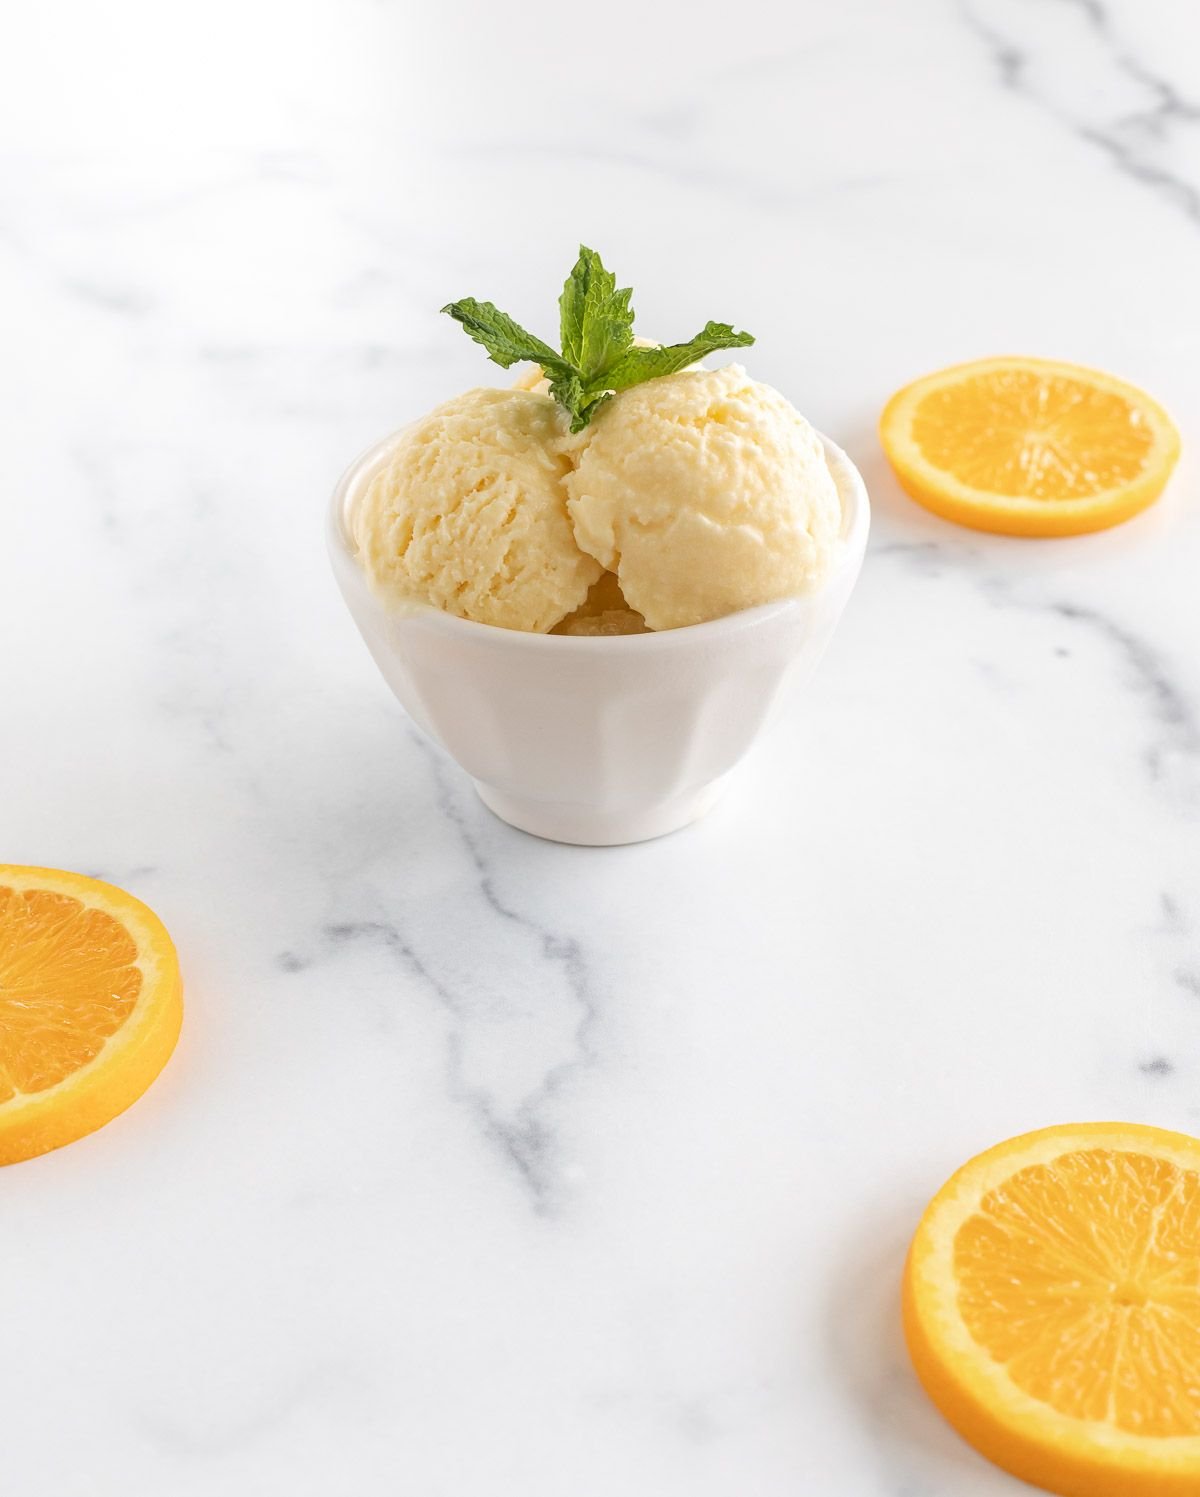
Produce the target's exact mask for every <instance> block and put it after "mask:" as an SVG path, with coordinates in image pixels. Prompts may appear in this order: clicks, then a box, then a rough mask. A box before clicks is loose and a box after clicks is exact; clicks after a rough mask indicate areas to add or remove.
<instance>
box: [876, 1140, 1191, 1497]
mask: <svg viewBox="0 0 1200 1497" xmlns="http://www.w3.org/2000/svg"><path fill="white" fill-rule="evenodd" d="M904 1327H905V1334H906V1336H907V1340H908V1346H909V1351H910V1353H911V1354H912V1359H913V1364H914V1366H915V1368H916V1371H917V1375H918V1376H919V1378H920V1379H921V1382H922V1383H923V1384H924V1386H925V1389H926V1391H927V1392H928V1393H929V1396H930V1397H931V1398H932V1399H933V1401H934V1403H935V1404H936V1405H937V1406H938V1408H939V1409H940V1410H941V1411H942V1413H943V1414H944V1415H945V1416H946V1418H947V1419H948V1420H949V1421H950V1423H951V1424H952V1425H953V1426H954V1427H955V1429H957V1430H958V1432H959V1433H960V1434H961V1435H963V1436H964V1437H965V1438H966V1439H967V1440H969V1441H970V1443H971V1444H972V1445H974V1446H975V1447H976V1449H977V1450H979V1451H981V1452H982V1454H984V1455H986V1456H988V1457H989V1458H990V1459H991V1460H993V1461H995V1462H996V1464H997V1465H1000V1466H1003V1467H1004V1469H1005V1470H1007V1471H1011V1472H1012V1473H1013V1474H1014V1475H1016V1476H1020V1477H1023V1478H1024V1480H1026V1481H1029V1482H1032V1483H1033V1484H1034V1485H1035V1486H1040V1487H1044V1488H1045V1489H1046V1490H1047V1491H1050V1492H1058V1493H1062V1494H1065V1497H1185V1494H1186V1497H1195V1494H1196V1493H1198V1492H1200V1139H1195V1138H1191V1137H1188V1136H1187V1135H1185V1134H1181V1133H1166V1132H1164V1131H1162V1130H1161V1129H1158V1128H1144V1127H1139V1126H1136V1125H1134V1124H1128V1123H1095V1124H1078V1125H1070V1126H1066V1127H1058V1128H1046V1129H1043V1130H1042V1131H1041V1132H1038V1133H1028V1134H1025V1135H1024V1136H1023V1137H1021V1138H1014V1139H1012V1140H1010V1141H1009V1142H1008V1143H1004V1144H1000V1145H998V1146H997V1147H996V1148H994V1149H989V1150H988V1151H987V1153H985V1154H981V1155H980V1156H979V1157H978V1158H977V1159H973V1160H971V1162H970V1163H969V1164H967V1165H964V1166H963V1168H962V1169H960V1170H959V1171H958V1173H957V1174H956V1175H954V1176H953V1178H952V1179H951V1180H950V1181H949V1183H948V1184H947V1185H945V1186H944V1187H943V1188H942V1190H941V1191H939V1192H938V1194H937V1195H936V1196H935V1197H934V1199H933V1202H932V1204H931V1205H930V1206H929V1209H928V1210H927V1211H926V1213H925V1215H924V1217H923V1218H922V1220H921V1224H920V1226H919V1227H918V1229H917V1234H916V1237H915V1238H914V1239H913V1244H912V1248H911V1251H910V1253H909V1258H908V1265H907V1268H906V1270H905V1279H904Z"/></svg>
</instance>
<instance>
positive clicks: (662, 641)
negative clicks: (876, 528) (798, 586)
mask: <svg viewBox="0 0 1200 1497" xmlns="http://www.w3.org/2000/svg"><path fill="white" fill-rule="evenodd" d="M406 430H407V427H400V428H398V429H397V430H396V431H393V432H391V433H389V435H388V436H386V437H384V438H383V439H382V440H381V441H378V442H373V443H372V444H371V445H370V446H369V447H368V448H366V449H365V450H364V451H363V452H361V453H359V455H358V457H356V458H355V459H354V461H353V462H352V463H351V464H350V466H349V467H348V468H347V469H346V471H345V472H344V473H343V474H342V476H341V478H340V479H339V480H338V482H337V484H336V485H335V487H334V490H333V494H332V497H331V499H330V502H329V506H328V511H327V523H326V542H327V544H328V547H329V553H330V557H331V560H332V561H333V563H334V567H335V571H336V572H337V574H338V576H339V580H340V581H341V582H342V583H343V585H345V583H346V582H348V581H349V580H350V578H351V577H353V578H355V579H357V586H358V588H359V590H361V592H363V593H364V594H366V596H367V597H368V598H369V599H370V600H371V603H372V605H373V606H374V607H375V608H376V609H378V610H381V611H383V612H385V613H386V614H387V616H388V618H389V619H391V620H393V621H395V622H396V623H403V625H404V626H405V628H417V629H420V630H422V632H432V633H436V634H442V635H445V636H446V637H448V638H450V639H453V638H458V639H460V640H461V641H462V642H463V643H467V642H470V643H471V644H474V645H481V644H490V645H493V646H495V647H496V648H498V649H510V650H552V651H555V652H557V653H559V654H561V653H562V652H563V651H564V650H575V651H576V652H581V651H582V652H586V653H595V652H597V651H612V650H638V651H641V652H643V653H644V652H646V651H647V650H670V649H682V648H686V647H687V646H688V645H690V644H701V643H703V642H707V641H713V642H715V641H716V640H717V639H718V638H722V637H728V636H731V635H735V634H739V633H741V632H743V631H744V630H747V629H753V628H755V627H757V626H759V625H760V624H764V623H768V622H770V621H772V620H775V619H778V618H780V617H781V616H783V615H785V614H788V613H790V612H794V611H798V610H802V609H805V608H807V607H810V606H811V605H812V604H813V603H815V602H816V601H817V600H818V599H819V598H820V597H821V596H822V595H823V594H825V593H828V592H831V591H833V590H834V588H835V587H837V586H838V584H839V583H841V582H842V580H843V579H844V578H845V577H846V576H847V575H849V576H850V577H851V578H853V576H854V574H855V573H856V572H857V570H858V568H859V566H860V565H861V564H862V559H863V555H864V553H865V551H866V545H867V533H868V531H869V529H870V517H871V505H870V500H869V498H868V496H867V486H866V484H865V483H864V482H863V478H862V474H861V473H860V472H859V471H858V469H857V468H856V467H855V465H854V463H853V462H852V461H851V460H850V458H849V457H848V456H847V455H846V453H845V452H844V451H843V450H842V449H841V448H840V447H839V446H838V445H837V443H836V442H834V441H832V440H831V439H830V438H829V437H827V436H825V434H824V433H823V432H820V431H818V432H817V436H818V437H819V438H820V439H821V445H822V447H823V448H824V449H825V461H826V463H827V464H828V465H829V471H830V474H831V475H832V477H833V481H834V483H835V484H836V485H837V491H838V497H839V498H840V499H841V501H842V529H841V535H840V543H841V544H840V551H839V555H838V556H837V558H836V560H835V562H834V565H833V566H832V567H831V568H830V570H829V571H828V572H827V573H826V574H825V576H824V577H823V578H822V579H821V582H820V584H819V585H818V586H817V587H814V588H812V589H811V590H810V591H808V592H804V593H797V594H795V595H793V596H792V597H789V598H779V599H776V600H775V601H774V602H771V603H761V604H759V605H758V606H757V607H755V608H742V609H739V610H738V611H737V612H736V613H729V614H726V615H725V616H724V617H723V618H719V619H708V620H706V621H705V622H704V623H702V624H684V625H681V626H680V627H679V628H678V629H661V630H650V631H649V632H647V633H645V634H610V635H595V634H591V635H589V634H549V633H547V634H535V633H532V632H530V631H528V630H524V629H504V628H502V627H501V626H500V625H498V624H481V623H478V622H477V621H476V620H475V619H464V618H459V617H458V615H457V614H453V613H446V612H444V611H443V610H442V609H440V608H436V607H434V606H433V604H430V603H411V604H405V605H403V606H400V607H389V606H388V605H387V603H386V602H385V601H384V600H383V599H381V598H380V597H379V596H378V595H377V594H376V593H375V592H373V591H372V590H371V588H370V586H369V584H368V582H367V576H366V573H365V572H364V570H363V568H362V567H361V566H360V565H359V563H358V550H357V547H356V546H355V545H354V542H353V539H352V538H351V535H350V532H349V529H348V527H347V524H346V519H347V514H348V510H349V506H350V503H351V501H352V500H353V499H355V498H357V496H358V495H359V493H361V491H362V489H363V487H364V486H365V485H366V484H367V483H368V482H369V481H370V480H371V478H373V477H374V475H375V473H376V471H377V470H378V469H379V468H380V467H381V466H382V464H383V462H384V459H385V458H386V457H387V456H388V454H389V453H390V452H391V449H392V447H393V446H394V445H395V443H396V442H397V441H398V440H399V438H400V437H401V436H402V435H403V433H404V432H405V431H406Z"/></svg>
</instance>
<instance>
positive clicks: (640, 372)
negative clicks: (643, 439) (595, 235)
mask: <svg viewBox="0 0 1200 1497" xmlns="http://www.w3.org/2000/svg"><path fill="white" fill-rule="evenodd" d="M632 296H633V292H632V291H631V290H630V289H629V287H628V286H625V287H622V288H618V286H617V278H616V276H614V275H612V274H611V272H609V271H607V270H605V268H604V262H603V261H602V260H601V259H600V256H599V255H598V254H597V253H596V251H595V250H591V249H588V247H587V245H586V244H581V245H580V246H579V258H578V260H576V262H575V264H574V266H573V267H572V269H571V274H570V275H569V276H568V277H567V280H566V284H565V285H564V286H563V289H562V295H561V296H560V297H559V299H558V310H559V330H560V336H561V339H562V353H561V354H559V353H555V351H554V350H553V349H552V348H551V347H550V345H549V344H548V343H543V342H542V340H541V339H540V338H535V337H534V336H533V334H532V333H528V332H526V331H525V329H524V328H523V327H522V326H521V325H520V323H518V322H514V321H513V319H512V318H511V317H509V316H508V314H507V313H506V312H501V311H500V310H499V308H497V307H495V306H493V305H492V303H491V302H490V301H476V300H475V298H474V297H473V296H467V297H464V298H463V299H462V301H452V302H450V303H449V305H448V306H445V307H443V308H442V311H443V312H446V313H447V314H448V315H449V316H451V317H453V318H454V320H455V322H458V323H461V324H462V327H463V329H464V330H465V331H466V333H467V335H468V337H471V338H473V339H474V340H475V342H476V343H478V344H480V345H481V346H482V347H483V348H485V349H486V350H487V352H488V356H489V357H490V358H491V359H493V360H494V361H495V362H496V363H497V364H499V365H500V366H501V367H502V368H504V369H507V368H509V367H510V365H512V364H520V363H525V362H528V363H532V364H540V365H541V366H542V368H543V370H545V372H546V375H547V376H548V378H549V380H550V393H551V395H553V397H554V399H555V400H556V401H557V402H558V404H559V405H560V406H562V408H563V410H564V411H566V413H567V414H568V415H569V416H570V418H571V430H572V431H582V430H583V429H584V427H585V426H587V425H588V423H589V422H590V421H591V419H592V417H593V416H594V415H595V414H596V412H597V411H598V410H599V409H600V407H601V406H602V405H604V404H605V402H606V401H608V400H611V399H612V396H613V393H614V391H618V390H628V389H630V388H631V387H632V386H633V385H640V384H642V383H643V381H645V380H648V379H658V378H659V377H660V376H661V375H664V374H675V373H677V372H678V371H679V370H680V369H686V368H687V367H688V365H689V364H694V363H695V362H696V361H697V360H698V359H702V358H704V356H705V355H706V354H710V353H715V352H716V351H717V350H718V349H720V348H748V347H749V345H750V344H751V343H753V342H754V338H753V337H752V336H751V334H750V333H735V332H734V330H733V328H732V327H731V326H730V324H729V323H728V322H707V323H705V325H704V331H703V332H700V333H697V334H696V336H695V337H694V338H692V339H691V340H690V341H689V342H687V343H672V344H671V345H670V346H669V347H667V348H633V347H631V346H630V345H631V344H632V342H633V308H632V306H631V305H630V301H631V298H632Z"/></svg>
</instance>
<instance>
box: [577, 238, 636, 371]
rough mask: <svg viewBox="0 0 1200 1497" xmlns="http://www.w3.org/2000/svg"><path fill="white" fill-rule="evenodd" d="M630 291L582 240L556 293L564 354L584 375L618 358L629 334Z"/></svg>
mask: <svg viewBox="0 0 1200 1497" xmlns="http://www.w3.org/2000/svg"><path fill="white" fill-rule="evenodd" d="M632 295H633V291H632V289H631V288H630V287H628V286H625V287H624V288H622V289H618V287H617V278H616V276H614V275H613V274H612V273H611V272H610V271H607V270H605V268H604V262H603V261H602V260H601V258H600V256H599V255H598V254H597V253H596V251H595V250H592V249H588V247H587V245H586V244H581V245H580V246H579V259H578V260H576V262H575V264H574V266H573V267H572V269H571V274H570V275H569V276H568V277H567V280H566V284H565V285H564V286H563V289H562V295H561V296H560V297H559V299H558V310H559V326H560V329H561V337H562V353H563V358H564V359H565V360H566V361H567V362H568V363H570V364H573V365H574V366H575V368H576V369H577V370H578V371H579V373H580V375H581V376H582V378H583V379H584V380H592V379H595V378H597V377H598V376H599V375H601V374H602V373H603V372H604V371H605V370H606V369H608V368H609V366H610V365H612V364H614V363H616V361H617V360H618V359H619V358H620V357H621V355H622V354H623V353H624V352H625V350H626V349H627V348H628V347H629V345H630V343H631V342H632V340H633V308H632V307H631V306H630V305H629V301H630V298H631V297H632Z"/></svg>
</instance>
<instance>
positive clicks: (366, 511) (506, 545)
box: [350, 389, 602, 633]
mask: <svg viewBox="0 0 1200 1497" xmlns="http://www.w3.org/2000/svg"><path fill="white" fill-rule="evenodd" d="M561 438H562V421H561V418H560V416H559V413H558V410H557V407H556V406H555V404H554V401H553V400H551V399H550V398H549V397H548V396H546V395H542V394H534V393H532V392H530V391H525V390H492V389H480V390H468V391H467V392H466V393H465V394H464V395H460V396H457V397H456V398H455V399H453V400H449V401H447V402H446V403H445V404H444V405H441V406H438V407H437V409H436V410H434V411H431V412H430V413H429V415H427V416H424V417H422V419H421V420H419V421H417V422H414V424H413V425H412V426H410V427H408V428H407V429H406V430H405V431H403V432H402V433H401V434H400V436H399V437H398V438H397V440H396V443H395V446H394V447H393V448H392V450H391V452H390V453H389V455H388V459H387V462H386V465H385V466H384V467H383V468H381V470H380V471H379V472H378V473H377V474H376V475H375V477H374V479H373V480H372V481H371V483H370V485H369V486H368V488H367V490H366V492H365V493H364V495H363V497H362V501H361V503H360V504H359V505H358V506H357V508H356V511H355V513H354V514H353V516H351V519H350V523H351V529H352V532H353V536H354V541H355V543H356V545H357V547H358V553H359V557H360V559H361V561H362V563H363V565H364V567H365V568H366V571H367V574H368V576H369V577H370V579H371V581H372V582H373V583H374V585H375V586H376V587H377V588H379V589H380V590H381V591H383V592H384V593H385V594H386V595H388V596H391V597H396V598H400V599H409V600H413V601H416V602H421V603H427V604H430V605H432V606H433V607H435V608H441V609H444V610H445V611H446V612H448V613H453V614H457V615H459V617H461V618H467V619H473V620H475V622H477V623H481V624H495V625H499V626H500V627H501V628H504V629H524V630H529V631H531V632H533V633H544V632H546V631H547V630H549V629H550V628H552V627H553V626H554V625H555V624H556V623H558V621H559V620H560V619H561V618H563V617H565V616H566V615H567V614H569V613H571V612H572V611H573V610H574V609H575V608H577V607H578V606H579V605H580V604H581V603H582V602H583V600H584V599H585V597H586V596H587V592H588V589H589V587H591V585H592V583H593V582H595V581H596V579H597V578H598V577H599V576H600V573H601V570H602V569H601V567H600V564H599V563H598V562H597V561H595V560H593V558H592V557H590V556H586V555H584V553H583V552H582V551H581V550H580V549H579V547H578V546H577V545H576V543H575V537H574V534H573V532H572V527H571V521H570V518H569V517H568V514H567V503H566V500H567V496H566V490H565V488H564V486H563V477H564V474H565V471H566V468H567V466H568V461H567V459H566V457H565V456H563V455H562V452H561Z"/></svg>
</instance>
